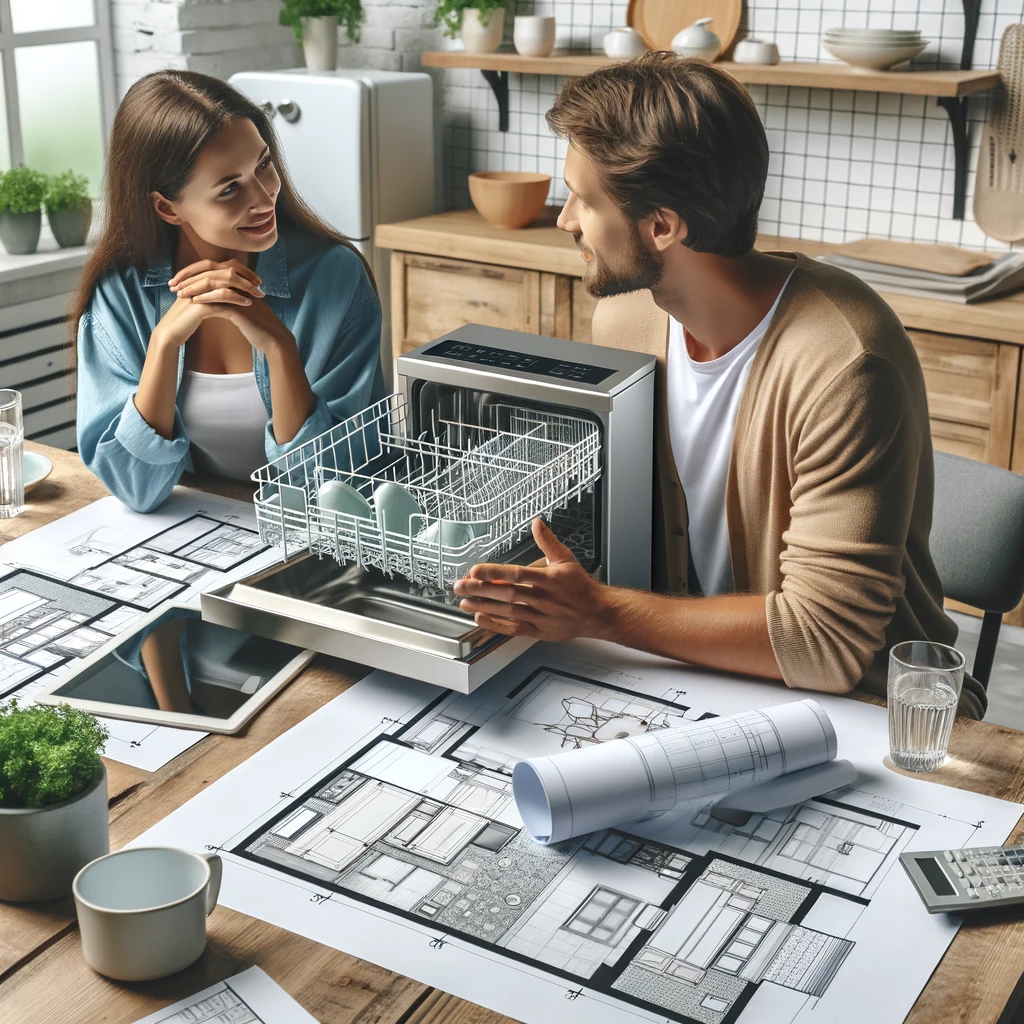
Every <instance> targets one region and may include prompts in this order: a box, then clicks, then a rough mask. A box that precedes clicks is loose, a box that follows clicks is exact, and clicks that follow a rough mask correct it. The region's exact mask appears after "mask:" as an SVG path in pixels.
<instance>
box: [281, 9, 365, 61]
mask: <svg viewBox="0 0 1024 1024" xmlns="http://www.w3.org/2000/svg"><path fill="white" fill-rule="evenodd" d="M279 20H280V22H281V24H282V25H291V27H292V29H293V30H294V32H295V38H296V39H298V41H299V42H300V43H302V52H303V54H304V55H305V58H306V68H307V69H308V70H309V71H333V70H334V69H335V68H336V67H337V66H338V22H341V23H342V24H343V25H344V26H345V34H346V35H347V36H348V38H349V41H350V42H353V43H355V42H358V41H359V26H360V25H362V23H363V6H362V4H361V3H360V0H281V16H280V19H279Z"/></svg>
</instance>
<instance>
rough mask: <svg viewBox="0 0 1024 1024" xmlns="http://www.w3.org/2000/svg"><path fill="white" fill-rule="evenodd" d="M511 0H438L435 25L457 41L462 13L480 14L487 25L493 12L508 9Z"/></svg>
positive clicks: (481, 19)
mask: <svg viewBox="0 0 1024 1024" xmlns="http://www.w3.org/2000/svg"><path fill="white" fill-rule="evenodd" d="M508 3H509V0H437V9H436V10H435V11H434V25H435V26H437V25H440V26H441V28H443V30H444V34H445V35H446V36H447V37H448V38H449V39H457V38H458V35H459V31H460V29H461V28H462V12H463V11H468V10H474V11H479V12H480V21H481V22H483V23H486V22H487V21H488V19H489V17H490V14H491V12H492V11H496V10H498V9H499V8H500V7H507V6H508Z"/></svg>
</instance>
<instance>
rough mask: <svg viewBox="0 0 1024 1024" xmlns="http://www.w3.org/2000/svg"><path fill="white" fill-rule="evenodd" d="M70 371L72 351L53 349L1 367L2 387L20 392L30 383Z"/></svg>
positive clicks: (0, 378) (0, 379)
mask: <svg viewBox="0 0 1024 1024" xmlns="http://www.w3.org/2000/svg"><path fill="white" fill-rule="evenodd" d="M70 369H71V351H70V349H66V348H58V349H51V350H50V351H49V352H43V353H41V354H40V355H34V356H30V357H29V358H28V359H19V360H17V361H16V362H13V363H4V364H3V365H2V366H0V386H2V387H5V388H16V389H18V390H20V389H21V388H22V386H24V385H25V384H28V383H29V382H30V381H36V380H40V379H41V378H43V377H52V376H53V375H54V374H57V373H59V374H62V375H63V374H66V373H67V372H68V371H69V370H70Z"/></svg>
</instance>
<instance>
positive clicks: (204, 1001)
mask: <svg viewBox="0 0 1024 1024" xmlns="http://www.w3.org/2000/svg"><path fill="white" fill-rule="evenodd" d="M307 1022H308V1024H316V1022H315V1021H314V1020H313V1018H312V1017H311V1016H310V1015H309V1014H308V1013H306V1011H305V1010H303V1009H302V1007H301V1006H299V1004H298V1003H296V1002H295V1000H294V999H292V998H291V996H289V995H288V993H287V992H285V991H284V990H283V989H281V988H279V987H278V986H277V985H275V984H274V982H273V981H271V980H270V978H269V977H267V975H266V974H264V973H263V972H262V971H261V970H260V969H259V968H258V967H250V968H249V970H247V971H243V972H242V973H241V974H237V975H235V977H233V978H228V979H227V981H222V982H220V983H219V984H217V985H211V986H210V987H209V988H206V989H203V991H202V992H197V993H196V994H195V995H192V996H188V997H186V998H185V999H182V1000H180V1001H179V1002H177V1003H175V1004H174V1005H173V1006H167V1007H165V1008H164V1009H162V1010H158V1011H157V1012H156V1013H153V1014H150V1015H149V1016H148V1017H145V1018H143V1019H142V1020H140V1021H136V1024H307Z"/></svg>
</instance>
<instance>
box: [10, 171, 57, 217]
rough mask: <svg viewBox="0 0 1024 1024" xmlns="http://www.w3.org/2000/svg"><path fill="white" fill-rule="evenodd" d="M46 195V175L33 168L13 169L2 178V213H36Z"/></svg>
mask: <svg viewBox="0 0 1024 1024" xmlns="http://www.w3.org/2000/svg"><path fill="white" fill-rule="evenodd" d="M45 195H46V175H45V174H42V173H41V172H39V171H34V170H32V168H31V167H13V168H12V169H11V170H9V171H8V172H7V173H6V174H4V175H3V176H2V177H0V212H3V211H4V210H10V211H11V213H35V212H36V210H39V209H41V208H42V205H43V197H44V196H45Z"/></svg>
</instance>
